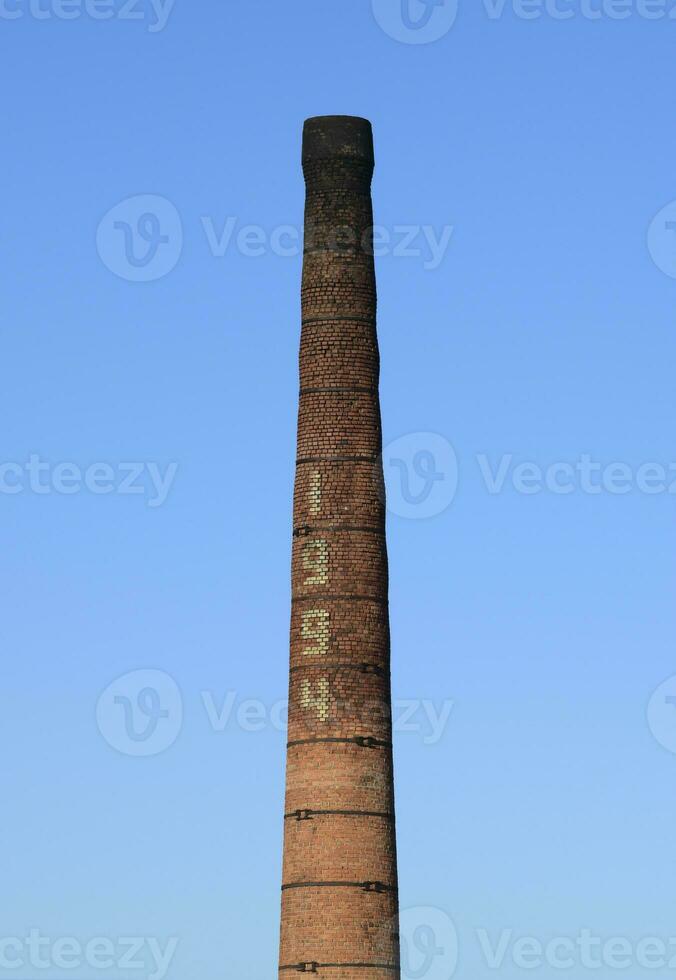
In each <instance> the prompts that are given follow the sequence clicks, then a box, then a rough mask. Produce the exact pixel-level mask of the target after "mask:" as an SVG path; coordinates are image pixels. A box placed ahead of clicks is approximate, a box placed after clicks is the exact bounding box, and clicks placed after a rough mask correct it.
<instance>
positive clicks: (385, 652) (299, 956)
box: [280, 116, 399, 980]
mask: <svg viewBox="0 0 676 980" xmlns="http://www.w3.org/2000/svg"><path fill="white" fill-rule="evenodd" d="M303 172H304V175H305V183H306V193H307V196H306V208H305V255H304V262H303V283H302V332H301V342H300V407H299V412H298V457H297V461H296V483H295V494H294V510H293V558H292V612H291V669H290V685H289V736H288V737H289V742H288V747H287V773H286V806H285V815H284V826H285V833H284V868H283V884H282V924H281V950H280V976H281V977H283V978H287V980H288V978H289V976H290V975H291V976H292V975H293V974H294V973H298V972H305V973H307V972H311V973H316V974H317V975H318V976H319V977H326V978H328V980H396V978H397V977H398V975H399V941H398V923H397V911H398V899H397V863H396V843H395V824H394V790H393V776H392V725H391V694H390V644H389V622H388V607H387V585H388V582H387V550H386V543H385V494H384V487H383V475H382V462H381V456H380V454H381V449H382V440H381V426H380V405H379V398H378V376H379V356H378V341H377V337H376V287H375V274H374V262H373V248H372V239H373V228H372V226H373V213H372V206H371V176H372V173H373V137H372V132H371V125H370V123H369V122H367V120H365V119H359V118H355V117H352V116H319V117H317V118H313V119H308V120H307V122H306V123H305V129H304V133H303Z"/></svg>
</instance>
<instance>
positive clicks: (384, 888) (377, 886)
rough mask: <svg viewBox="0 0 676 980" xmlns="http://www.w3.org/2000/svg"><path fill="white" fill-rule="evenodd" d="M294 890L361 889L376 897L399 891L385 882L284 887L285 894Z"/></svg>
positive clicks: (309, 883) (300, 883) (299, 883)
mask: <svg viewBox="0 0 676 980" xmlns="http://www.w3.org/2000/svg"><path fill="white" fill-rule="evenodd" d="M293 888H360V889H361V890H362V891H364V892H372V893H373V894H375V895H381V894H384V893H385V892H394V891H396V890H397V888H396V885H387V884H385V882H384V881H291V882H289V883H288V884H286V885H282V891H283V892H286V891H290V890H291V889H293Z"/></svg>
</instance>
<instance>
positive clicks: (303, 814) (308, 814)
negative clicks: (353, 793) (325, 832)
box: [284, 810, 394, 822]
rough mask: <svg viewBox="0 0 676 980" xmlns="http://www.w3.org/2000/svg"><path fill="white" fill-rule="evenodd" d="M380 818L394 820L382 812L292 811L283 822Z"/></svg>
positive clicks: (391, 814) (389, 814) (391, 815)
mask: <svg viewBox="0 0 676 980" xmlns="http://www.w3.org/2000/svg"><path fill="white" fill-rule="evenodd" d="M325 816H327V817H380V818H381V819H383V820H394V814H393V813H388V812H383V811H382V810H294V811H293V813H285V814H284V819H285V820H297V821H299V822H302V821H304V820H311V819H312V818H313V817H325Z"/></svg>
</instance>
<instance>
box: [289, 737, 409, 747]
mask: <svg viewBox="0 0 676 980" xmlns="http://www.w3.org/2000/svg"><path fill="white" fill-rule="evenodd" d="M323 743H331V744H341V745H358V746H359V748H361V749H390V748H392V742H391V741H388V740H386V739H382V738H375V737H374V736H372V735H355V736H353V737H352V738H328V737H327V738H297V739H293V740H292V741H291V742H287V743H286V747H287V749H291V748H293V747H294V746H296V745H319V744H323Z"/></svg>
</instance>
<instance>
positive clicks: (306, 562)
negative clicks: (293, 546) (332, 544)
mask: <svg viewBox="0 0 676 980" xmlns="http://www.w3.org/2000/svg"><path fill="white" fill-rule="evenodd" d="M303 568H304V570H305V571H306V572H309V573H310V574H308V575H306V576H305V581H304V584H305V585H326V583H327V582H328V580H329V543H328V541H324V539H323V538H319V539H318V540H317V541H308V543H307V544H306V545H304V546H303Z"/></svg>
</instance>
